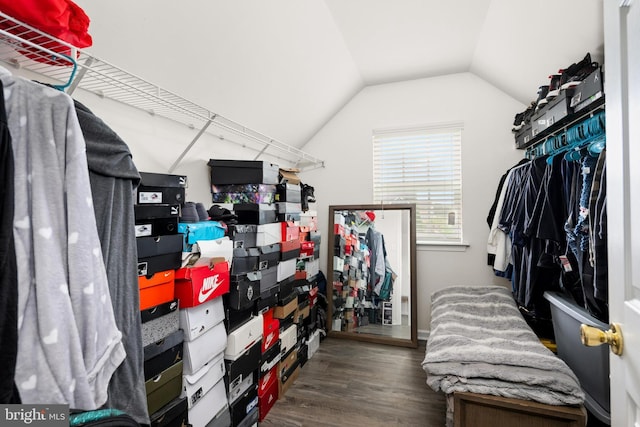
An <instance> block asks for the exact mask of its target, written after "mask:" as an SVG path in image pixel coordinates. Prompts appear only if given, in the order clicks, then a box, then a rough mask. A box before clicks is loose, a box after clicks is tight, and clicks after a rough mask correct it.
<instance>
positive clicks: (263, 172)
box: [207, 159, 280, 185]
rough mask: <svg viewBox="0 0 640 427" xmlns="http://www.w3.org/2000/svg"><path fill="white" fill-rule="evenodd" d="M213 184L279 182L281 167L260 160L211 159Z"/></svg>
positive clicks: (209, 164)
mask: <svg viewBox="0 0 640 427" xmlns="http://www.w3.org/2000/svg"><path fill="white" fill-rule="evenodd" d="M207 165H208V166H209V168H210V171H211V184H214V185H228V184H254V183H261V184H277V183H278V182H279V178H278V172H279V169H280V168H279V167H278V165H275V164H273V163H269V162H265V161H260V160H217V159H210V160H209V162H208V163H207Z"/></svg>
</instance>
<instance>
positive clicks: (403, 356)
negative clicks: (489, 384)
mask: <svg viewBox="0 0 640 427" xmlns="http://www.w3.org/2000/svg"><path fill="white" fill-rule="evenodd" d="M424 354H425V343H424V342H421V343H420V346H419V347H418V348H417V349H407V348H401V347H392V346H386V345H380V344H369V343H363V342H358V341H351V340H346V339H338V338H327V339H325V340H324V341H323V342H322V343H321V344H320V350H318V352H317V353H316V354H315V356H314V357H313V358H312V359H311V360H309V361H308V362H307V364H306V365H305V366H304V367H303V368H302V370H301V371H300V376H299V377H298V379H297V381H296V382H295V384H293V386H291V388H289V390H288V391H287V394H286V395H285V396H284V397H283V398H281V399H279V400H278V401H277V402H276V404H275V405H274V407H273V408H272V409H271V411H270V412H269V414H268V415H267V418H266V419H265V420H264V421H263V422H262V423H261V424H260V425H262V426H277V427H300V426H305V427H307V426H309V427H324V426H341V427H350V426H354V427H356V426H357V427H364V426H366V427H371V426H396V425H404V426H416V427H418V426H419V427H432V426H433V427H441V426H444V425H445V400H444V395H443V394H442V393H435V392H433V391H432V390H431V389H430V388H429V386H427V384H426V382H425V381H426V374H425V372H424V371H423V370H422V366H421V362H422V360H423V359H424Z"/></svg>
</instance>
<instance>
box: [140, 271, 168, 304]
mask: <svg viewBox="0 0 640 427" xmlns="http://www.w3.org/2000/svg"><path fill="white" fill-rule="evenodd" d="M138 289H139V291H140V310H146V309H148V308H151V307H155V306H156V305H160V304H164V303H166V302H170V301H172V300H173V294H174V291H175V270H166V271H159V272H157V273H156V274H154V275H152V276H151V277H146V276H138Z"/></svg>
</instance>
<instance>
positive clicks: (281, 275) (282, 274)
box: [277, 258, 298, 282]
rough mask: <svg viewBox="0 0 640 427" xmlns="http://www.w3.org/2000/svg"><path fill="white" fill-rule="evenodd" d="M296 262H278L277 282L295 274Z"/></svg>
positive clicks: (294, 260)
mask: <svg viewBox="0 0 640 427" xmlns="http://www.w3.org/2000/svg"><path fill="white" fill-rule="evenodd" d="M297 263H298V260H297V259H296V258H291V259H288V260H286V261H280V263H279V264H278V276H277V277H278V282H282V281H283V280H286V279H288V278H289V277H292V276H294V275H295V274H296V265H297Z"/></svg>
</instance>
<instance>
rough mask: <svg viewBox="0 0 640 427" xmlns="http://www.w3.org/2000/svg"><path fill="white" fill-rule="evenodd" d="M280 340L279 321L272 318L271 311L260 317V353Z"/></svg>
mask: <svg viewBox="0 0 640 427" xmlns="http://www.w3.org/2000/svg"><path fill="white" fill-rule="evenodd" d="M279 339H280V320H278V319H276V318H274V317H273V309H269V310H267V311H266V312H264V314H263V315H262V349H261V351H262V353H265V352H266V351H267V350H269V349H270V348H271V347H273V346H274V345H275V344H276V343H277V342H278V340H279Z"/></svg>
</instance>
